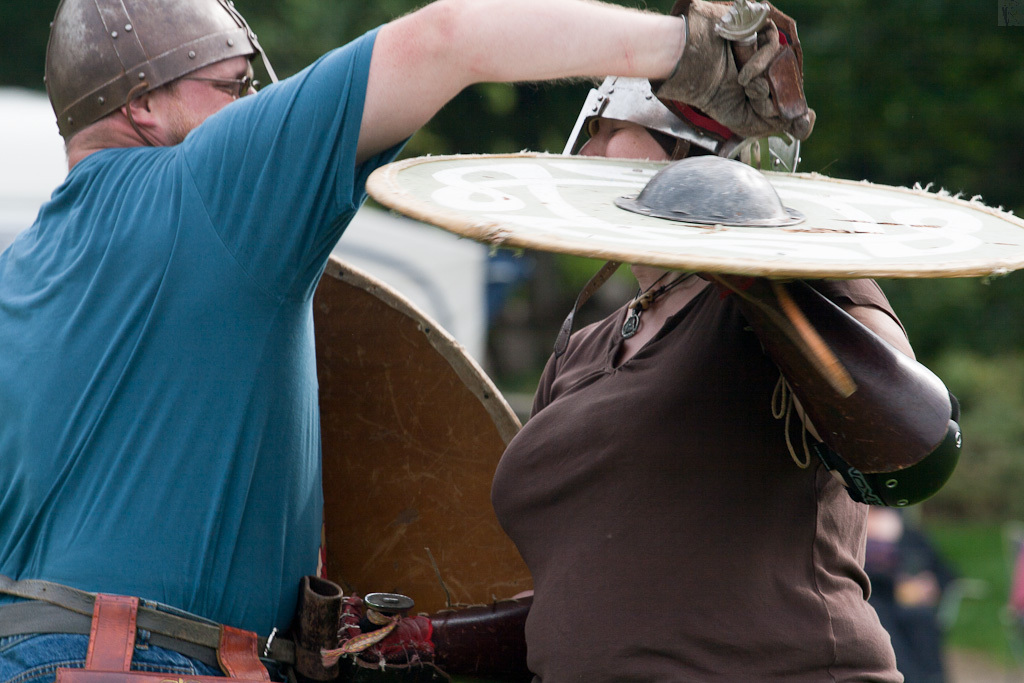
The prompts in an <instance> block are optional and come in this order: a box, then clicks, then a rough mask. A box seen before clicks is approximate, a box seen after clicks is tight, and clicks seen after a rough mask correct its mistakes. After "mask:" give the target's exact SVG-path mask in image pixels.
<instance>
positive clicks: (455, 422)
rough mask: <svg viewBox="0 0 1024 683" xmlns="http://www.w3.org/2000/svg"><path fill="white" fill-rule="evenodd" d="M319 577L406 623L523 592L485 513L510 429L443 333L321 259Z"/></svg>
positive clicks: (477, 373) (491, 391)
mask: <svg viewBox="0 0 1024 683" xmlns="http://www.w3.org/2000/svg"><path fill="white" fill-rule="evenodd" d="M313 310H314V325H315V331H316V358H317V374H318V378H319V384H320V422H321V433H322V438H323V486H324V536H325V547H326V571H327V576H328V578H330V579H332V580H333V581H335V582H337V583H339V584H341V585H342V586H343V587H344V588H346V590H348V591H355V592H357V593H359V594H360V595H364V594H366V593H371V592H395V593H403V594H405V595H408V596H409V597H411V598H413V600H415V601H416V608H415V609H416V611H422V612H433V611H436V610H440V609H444V608H445V607H446V606H448V605H453V606H455V605H465V604H484V603H489V602H491V601H492V600H494V599H503V598H510V597H512V596H513V595H515V594H516V593H518V592H520V591H522V590H525V589H527V588H530V587H531V582H530V576H529V572H528V570H527V569H526V566H525V565H524V563H523V561H522V559H521V558H520V556H519V553H518V551H517V550H516V548H515V546H514V545H513V544H512V542H511V540H509V538H508V537H507V536H506V535H505V533H504V531H503V530H502V529H501V527H500V526H499V525H498V520H497V519H496V517H495V515H494V511H493V509H492V507H491V501H490V490H491V480H492V478H493V476H494V469H495V467H496V466H497V463H498V460H499V458H500V457H501V454H502V452H503V451H504V449H505V445H506V444H507V443H508V441H509V440H510V439H511V438H512V437H513V436H514V435H515V433H516V432H517V431H518V429H519V421H518V419H517V418H516V416H515V414H514V413H513V412H512V409H511V408H510V407H509V406H508V404H507V403H506V402H505V400H504V399H503V398H502V396H501V394H500V393H499V392H498V390H497V389H496V388H495V387H494V385H493V384H492V383H491V381H490V380H489V379H488V378H487V376H486V375H485V374H484V372H483V370H481V369H480V367H479V366H478V365H477V364H476V362H474V361H473V359H472V358H471V357H469V356H468V355H467V354H466V353H465V351H464V350H463V348H462V347H461V346H460V345H459V344H458V342H456V341H455V340H454V339H453V338H452V337H451V336H450V335H449V334H448V333H447V332H446V331H445V330H443V329H441V328H440V327H438V326H437V325H436V324H435V323H434V322H433V321H432V320H430V319H429V318H427V317H426V316H425V315H423V314H422V313H421V312H420V311H419V310H417V309H416V308H415V307H414V306H413V305H412V304H411V303H409V302H408V301H407V300H406V299H404V298H403V297H402V296H401V295H400V294H398V293H397V292H395V291H394V290H393V289H391V288H390V287H389V286H388V285H386V284H384V283H383V282H381V281H379V280H376V279H374V278H372V277H371V276H369V275H368V274H366V273H363V272H361V271H358V270H356V269H354V268H352V267H351V266H348V265H345V264H343V263H342V262H340V261H338V260H336V259H333V258H332V259H331V261H330V262H329V263H328V265H327V269H326V271H325V273H324V276H323V278H322V279H321V281H320V284H319V286H318V288H317V290H316V295H315V297H314V300H313Z"/></svg>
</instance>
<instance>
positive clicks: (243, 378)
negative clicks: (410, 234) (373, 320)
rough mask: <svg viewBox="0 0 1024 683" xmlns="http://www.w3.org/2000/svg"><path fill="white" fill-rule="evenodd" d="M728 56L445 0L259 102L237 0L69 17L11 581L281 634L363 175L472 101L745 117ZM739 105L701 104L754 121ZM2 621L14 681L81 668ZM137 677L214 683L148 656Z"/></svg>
mask: <svg viewBox="0 0 1024 683" xmlns="http://www.w3.org/2000/svg"><path fill="white" fill-rule="evenodd" d="M716 40H717V41H718V42H717V43H715V42H714V41H716ZM721 44H722V43H721V40H720V39H716V38H715V37H714V36H711V37H707V36H700V37H698V38H694V37H692V36H690V35H689V34H687V32H686V22H685V20H684V19H682V18H680V17H674V16H662V15H658V14H652V13H645V12H639V11H634V10H627V9H624V8H620V7H615V6H610V5H604V4H600V3H593V2H588V1H586V0H558V1H557V2H556V1H554V0H519V1H518V2H516V3H509V2H507V1H503V0H473V1H467V0H440V1H438V2H435V3H433V4H430V5H427V6H426V7H424V8H423V9H421V10H418V11H416V12H414V13H412V14H409V15H407V16H404V17H402V18H400V19H397V20H395V21H393V22H391V23H389V24H387V25H385V26H383V27H381V28H379V29H377V30H375V31H372V32H370V33H368V34H366V35H364V36H363V37H361V38H359V39H357V40H355V41H353V42H352V43H350V44H349V45H346V46H344V47H342V48H339V49H337V50H335V51H332V52H330V53H328V54H327V55H325V56H323V57H322V58H321V59H319V60H318V61H316V62H315V63H314V64H312V65H310V66H309V67H307V68H306V69H305V70H303V71H301V72H300V73H298V74H296V75H294V76H292V77H290V78H287V79H285V80H282V81H280V82H277V83H274V84H272V85H271V86H269V87H267V88H265V89H264V90H262V91H261V92H259V93H258V94H253V92H254V90H253V88H252V81H251V77H252V66H251V64H250V60H251V59H252V58H253V57H254V56H255V55H256V54H261V55H262V49H261V48H260V46H259V44H258V42H257V40H256V36H255V35H254V34H253V33H252V32H251V30H249V27H248V26H247V25H246V23H245V21H244V20H243V19H242V17H241V16H240V15H239V14H238V12H237V11H236V10H235V9H234V7H233V5H232V4H231V3H230V2H227V0H175V1H173V2H172V1H171V0H148V1H143V0H123V2H122V1H121V0H117V1H112V0H88V1H86V0H64V1H63V2H62V3H61V5H60V7H59V8H58V10H57V14H56V17H55V19H54V23H53V26H52V30H51V37H50V44H49V47H48V51H47V67H46V71H47V89H48V91H49V94H50V99H51V102H52V104H53V106H54V110H55V112H56V113H57V118H58V127H59V129H60V132H61V134H62V136H63V137H64V139H65V141H66V147H67V154H68V167H69V169H70V172H69V174H68V177H67V179H66V181H65V182H64V183H63V184H62V185H61V186H60V187H59V188H58V189H57V190H56V191H55V192H54V194H53V197H52V199H51V200H50V201H49V202H48V203H47V204H46V205H44V206H43V208H42V209H41V211H40V213H39V216H38V218H37V220H36V222H35V223H34V224H33V225H32V226H31V228H29V229H28V230H27V231H25V232H24V233H22V234H21V235H20V236H19V237H18V238H17V239H16V240H15V242H14V243H13V244H12V245H11V247H10V248H9V249H8V250H7V251H5V252H4V253H3V254H2V255H0V348H2V349H3V353H2V354H0V416H2V419H0V575H3V576H4V577H8V578H9V579H10V581H22V584H21V585H22V586H24V585H27V584H24V580H35V579H42V580H46V581H52V582H57V583H60V584H65V585H68V586H72V587H75V588H79V589H84V590H88V591H92V592H101V593H111V594H119V595H128V596H138V597H140V598H142V599H144V600H148V601H154V602H157V603H162V604H164V605H168V606H170V607H173V608H176V609H181V610H186V611H188V612H190V613H193V614H195V615H198V616H199V617H202V618H205V619H209V620H212V621H214V622H217V623H222V624H228V625H230V626H233V627H238V628H241V629H246V630H249V631H254V632H257V633H260V634H263V635H267V634H270V633H271V631H272V630H273V629H284V628H286V627H287V626H288V624H289V620H290V618H291V612H292V610H293V609H294V605H295V602H296V592H297V589H298V584H299V580H300V578H301V577H303V576H304V575H307V574H311V573H314V572H315V568H316V561H317V549H318V545H319V539H320V527H321V511H322V492H321V488H320V426H319V421H318V420H319V416H318V412H317V380H316V373H315V364H314V345H313V337H312V309H311V300H312V295H313V291H314V289H315V286H316V284H317V282H318V280H319V278H320V275H321V272H322V270H323V268H324V265H325V263H326V261H327V258H328V254H329V252H330V250H331V248H332V247H333V245H334V243H335V242H336V241H337V240H338V238H339V237H340V236H341V235H342V233H343V231H344V230H345V227H346V225H347V224H348V222H349V220H350V219H351V218H352V216H353V214H354V213H355V212H356V210H357V209H358V207H359V206H360V204H361V203H362V202H363V200H364V198H365V191H364V183H365V180H366V178H367V176H368V175H369V173H370V172H371V171H373V170H374V169H375V168H376V167H378V166H380V165H381V164H384V163H387V162H389V161H390V160H392V159H393V158H394V157H395V155H396V154H397V153H398V151H399V148H400V147H401V145H402V143H403V141H404V140H406V139H407V138H408V137H409V136H410V135H412V133H413V132H415V131H416V130H417V129H418V128H419V127H420V126H422V125H423V124H424V123H426V122H427V121H428V120H429V119H430V118H431V117H432V116H433V115H434V114H435V113H436V112H437V111H438V110H439V109H440V108H441V107H442V106H443V105H444V104H445V103H446V102H448V100H450V99H451V98H452V97H454V96H455V95H456V94H457V93H459V92H460V91H461V90H462V89H463V88H465V87H466V86H468V85H470V84H472V83H476V82H482V81H524V80H541V79H554V78H562V77H570V76H585V75H604V74H608V73H613V74H618V75H623V76H636V77H644V78H652V79H669V78H670V77H671V79H670V80H675V81H679V80H680V79H681V78H687V77H688V75H695V76H699V77H700V78H695V83H692V84H683V85H688V87H690V89H692V90H694V92H699V93H701V94H702V95H703V94H707V93H716V92H718V91H719V90H721V91H728V92H729V93H734V92H735V90H736V83H735V75H734V74H733V75H725V76H722V75H721V74H716V73H711V72H712V71H714V70H713V69H708V73H707V74H705V73H704V70H705V69H704V67H705V66H706V64H705V61H706V60H704V59H703V58H702V55H704V54H705V53H707V54H712V53H715V50H716V49H717V51H718V52H719V53H720V52H721V49H720V47H721ZM684 45H685V47H686V50H685V51H684ZM715 46H717V48H716V47H715ZM264 60H265V56H264ZM267 66H268V70H269V71H270V73H271V74H272V75H273V70H272V69H270V67H269V64H268V65H267ZM723 84H725V85H727V86H730V87H722V86H723ZM740 90H741V93H740V95H739V101H737V100H736V99H735V98H733V99H732V100H731V101H728V102H727V101H725V100H728V97H723V98H711V99H707V101H706V102H705V103H704V104H703V106H704V107H705V108H707V109H709V110H710V111H709V113H711V114H716V118H720V120H721V118H726V119H728V114H729V112H731V113H732V114H733V115H734V116H735V117H739V118H742V119H744V120H746V119H749V118H750V114H751V113H752V110H751V106H750V104H749V102H747V101H746V100H745V99H744V96H743V95H742V89H740ZM246 95H249V96H246ZM0 602H2V603H3V604H0V680H7V679H9V678H12V677H14V676H16V675H18V674H19V673H21V672H24V671H27V670H29V669H33V668H37V667H39V668H40V670H42V671H45V672H48V675H50V676H52V674H53V669H54V667H55V665H54V664H53V662H55V661H58V660H59V661H62V662H64V664H63V666H68V665H69V664H68V662H78V664H71V665H72V666H75V665H78V666H80V665H81V662H82V661H84V658H85V651H86V645H87V643H88V637H87V636H86V635H68V634H66V633H64V632H61V633H57V634H51V635H38V634H39V633H41V632H47V631H48V628H46V627H44V626H45V625H40V624H39V623H38V621H36V622H32V621H31V620H28V619H26V620H25V621H24V623H32V624H35V625H33V626H31V627H29V626H26V627H24V628H19V623H21V622H20V621H19V620H20V619H22V618H23V617H24V615H25V614H26V613H27V612H24V611H21V612H18V611H16V610H17V609H18V608H19V607H21V608H24V607H25V606H26V605H27V604H31V603H25V602H18V599H17V598H12V597H11V596H7V597H4V598H0ZM50 630H52V629H50ZM56 630H57V631H61V629H60V628H57V629H56ZM147 658H150V659H147ZM134 665H137V666H142V665H147V666H149V667H150V668H156V669H160V670H173V671H177V672H184V673H196V672H199V673H203V672H207V673H209V672H211V671H213V669H210V668H209V667H206V668H203V667H204V665H203V664H202V663H201V662H198V661H195V660H194V659H188V658H185V657H182V656H179V655H178V654H177V653H175V652H165V651H163V650H161V648H159V647H155V646H153V647H150V648H138V649H136V652H135V660H134ZM166 667H171V668H169V669H168V668H166ZM173 667H180V668H173ZM189 667H192V668H189ZM41 680H45V677H44V678H43V679H41Z"/></svg>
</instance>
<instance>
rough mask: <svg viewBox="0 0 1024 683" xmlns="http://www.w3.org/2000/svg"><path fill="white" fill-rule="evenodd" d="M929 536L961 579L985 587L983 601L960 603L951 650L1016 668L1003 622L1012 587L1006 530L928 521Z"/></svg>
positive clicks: (987, 524)
mask: <svg viewBox="0 0 1024 683" xmlns="http://www.w3.org/2000/svg"><path fill="white" fill-rule="evenodd" d="M925 530H926V532H927V533H928V536H929V537H930V538H931V539H932V540H933V541H934V543H935V545H936V546H937V547H938V548H939V550H940V552H942V554H943V555H944V557H945V558H946V559H947V560H948V561H949V563H950V564H951V565H952V566H953V568H954V569H955V570H956V572H957V574H958V576H960V577H961V578H966V579H979V580H981V581H983V582H984V584H985V589H984V592H983V594H982V595H980V596H968V597H965V598H964V599H963V601H962V602H961V603H960V609H959V612H958V614H957V619H956V621H955V622H954V623H953V625H952V627H951V628H950V630H949V633H948V635H947V640H946V644H947V646H949V647H954V648H961V649H967V650H973V651H975V652H978V653H981V654H983V655H985V656H986V657H988V658H990V659H992V660H993V661H994V662H997V663H999V664H1001V665H1004V666H1006V665H1011V664H1013V663H1014V662H1013V657H1012V653H1011V650H1010V646H1009V641H1008V640H1007V629H1006V627H1005V626H1004V619H1003V615H1004V614H1005V607H1006V601H1007V596H1008V595H1009V584H1010V561H1009V559H1008V558H1007V557H1006V552H1005V550H1004V545H1003V525H1002V524H1000V523H998V522H953V521H941V520H928V521H927V522H926V523H925Z"/></svg>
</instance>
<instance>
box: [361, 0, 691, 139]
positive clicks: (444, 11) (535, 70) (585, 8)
mask: <svg viewBox="0 0 1024 683" xmlns="http://www.w3.org/2000/svg"><path fill="white" fill-rule="evenodd" d="M684 41H685V30H684V21H683V20H682V19H680V18H678V17H669V16H664V15H660V14H652V13H648V12H641V11H638V10H632V9H627V8H623V7H619V6H616V5H607V4H603V3H598V2H592V1H590V0H515V1H513V0H439V1H438V2H434V3H432V4H430V5H427V6H426V7H424V8H423V9H420V10H418V11H416V12H413V13H412V14H409V15H407V16H405V17H402V18H400V19H397V20H395V21H393V22H391V23H390V24H388V25H387V26H385V27H383V28H382V29H381V31H380V33H379V35H378V37H377V43H376V45H375V46H374V54H373V61H372V62H371V67H370V83H369V86H368V92H367V102H366V110H365V113H364V116H363V131H362V134H361V140H360V150H359V151H360V156H361V157H362V158H365V157H366V156H368V155H369V154H372V153H374V152H376V151H379V150H380V149H383V148H385V147H386V146H389V145H390V144H394V143H396V142H398V141H399V140H401V139H403V138H404V137H406V136H408V135H411V134H412V133H413V132H414V131H415V130H416V129H418V128H419V127H421V126H422V125H424V124H425V123H426V122H427V121H428V120H430V118H431V117H432V116H433V115H434V114H435V113H437V111H438V110H440V108H441V107H443V106H444V105H445V104H446V103H447V102H448V101H449V100H450V99H451V98H453V97H454V96H455V95H457V94H458V93H459V92H460V91H461V90H463V89H464V88H465V87H467V86H469V85H472V84H473V83H480V82H516V81H540V80H551V79H559V78H569V77H574V76H605V75H609V74H613V75H620V76H635V77H646V78H664V77H666V76H668V75H669V74H670V73H671V72H672V70H673V69H674V68H675V65H676V62H677V61H678V59H679V56H680V55H681V54H682V49H683V45H684Z"/></svg>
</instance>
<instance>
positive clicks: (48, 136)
mask: <svg viewBox="0 0 1024 683" xmlns="http://www.w3.org/2000/svg"><path fill="white" fill-rule="evenodd" d="M66 175H67V162H66V158H65V155H64V143H63V140H61V137H60V135H59V134H58V132H57V124H56V123H55V121H54V115H53V110H52V109H51V108H50V103H49V101H48V100H47V98H46V95H45V94H43V93H41V92H37V91H34V90H27V89H23V88H4V87H0V251H2V250H4V249H6V248H7V246H8V245H10V243H11V242H13V241H14V239H15V237H16V236H17V235H18V233H20V232H21V231H23V230H25V229H26V228H28V227H29V226H30V225H32V223H33V222H34V221H35V218H36V214H37V213H38V212H39V207H40V206H41V205H42V204H43V203H44V202H46V201H47V200H48V199H49V198H50V195H51V194H52V192H53V190H54V189H56V188H57V186H58V185H60V184H61V182H63V180H64V177H65V176H66ZM333 253H334V255H335V256H337V257H338V258H340V259H342V260H343V261H345V262H347V263H351V264H352V265H354V266H356V267H357V268H361V269H363V270H364V271H366V272H368V273H369V274H371V275H373V276H375V277H377V278H379V279H381V280H383V281H384V282H386V283H387V284H389V285H391V286H392V287H394V288H395V289H396V290H398V291H399V292H400V293H401V294H402V295H404V296H405V297H406V298H408V299H409V300H410V301H411V302H412V303H413V304H415V305H416V306H417V307H418V308H420V310H422V311H423V312H424V313H426V315H427V316H428V317H430V318H433V319H434V320H435V321H436V322H437V323H438V324H439V325H441V327H443V328H444V329H446V330H447V331H448V332H449V333H450V334H451V335H452V336H453V337H455V339H456V340H457V341H458V342H459V343H460V344H462V346H464V347H465V349H466V351H467V352H468V353H469V355H470V356H472V357H473V358H474V359H476V360H477V362H482V360H483V356H484V348H485V336H486V329H487V310H486V301H485V290H486V285H487V249H486V247H484V246H483V245H480V244H477V243H475V242H470V241H468V240H464V239H460V238H458V237H456V236H454V235H451V234H449V233H446V232H444V231H442V230H439V229H437V228H433V227H430V226H425V225H423V224H422V223H419V222H417V221H413V220H410V219H407V218H402V217H398V216H394V215H391V214H388V213H386V212H384V211H381V210H377V209H371V208H365V207H364V208H363V209H361V210H360V211H359V213H358V214H357V215H356V217H355V219H354V220H353V221H352V223H351V224H350V225H349V227H348V229H347V230H346V231H345V235H344V237H343V238H342V239H341V241H340V242H339V243H338V245H337V246H335V248H334V251H333Z"/></svg>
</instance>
